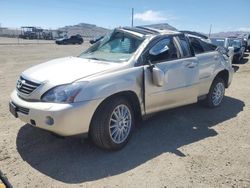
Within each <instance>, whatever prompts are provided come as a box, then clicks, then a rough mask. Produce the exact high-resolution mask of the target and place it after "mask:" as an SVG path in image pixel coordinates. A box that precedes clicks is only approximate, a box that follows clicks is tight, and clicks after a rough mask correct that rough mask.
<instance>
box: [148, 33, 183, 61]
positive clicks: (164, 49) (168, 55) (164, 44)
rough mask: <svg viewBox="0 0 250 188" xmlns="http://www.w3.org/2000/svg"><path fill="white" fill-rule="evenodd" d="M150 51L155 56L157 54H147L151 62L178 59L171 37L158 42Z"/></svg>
mask: <svg viewBox="0 0 250 188" xmlns="http://www.w3.org/2000/svg"><path fill="white" fill-rule="evenodd" d="M151 50H152V51H153V52H155V53H156V54H157V52H158V55H152V54H151V55H150V54H149V59H150V60H151V61H152V62H161V61H169V60H174V59H178V58H179V57H180V55H179V52H178V50H177V48H176V46H175V43H174V40H173V37H167V38H164V39H162V40H160V41H159V42H157V43H156V44H155V45H154V46H153V47H152V48H151Z"/></svg>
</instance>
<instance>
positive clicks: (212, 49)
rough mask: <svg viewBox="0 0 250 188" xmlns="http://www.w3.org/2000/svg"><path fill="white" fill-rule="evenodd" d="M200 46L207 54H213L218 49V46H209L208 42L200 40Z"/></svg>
mask: <svg viewBox="0 0 250 188" xmlns="http://www.w3.org/2000/svg"><path fill="white" fill-rule="evenodd" d="M200 44H201V46H202V47H203V49H204V51H205V52H211V51H214V50H215V49H216V46H214V45H212V44H209V43H207V42H204V41H202V40H200Z"/></svg>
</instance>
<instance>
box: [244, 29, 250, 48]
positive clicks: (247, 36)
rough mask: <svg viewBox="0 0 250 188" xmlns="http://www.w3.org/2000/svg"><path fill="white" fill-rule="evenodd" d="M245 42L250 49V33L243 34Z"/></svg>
mask: <svg viewBox="0 0 250 188" xmlns="http://www.w3.org/2000/svg"><path fill="white" fill-rule="evenodd" d="M243 39H244V42H245V43H246V50H248V51H250V34H249V33H248V34H245V35H244V36H243Z"/></svg>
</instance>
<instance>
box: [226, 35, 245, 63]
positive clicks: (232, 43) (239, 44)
mask: <svg viewBox="0 0 250 188" xmlns="http://www.w3.org/2000/svg"><path fill="white" fill-rule="evenodd" d="M228 46H229V47H233V48H234V57H233V62H235V63H239V62H240V61H241V59H242V58H243V56H244V52H245V45H244V41H243V39H242V38H236V37H230V38H229V41H228Z"/></svg>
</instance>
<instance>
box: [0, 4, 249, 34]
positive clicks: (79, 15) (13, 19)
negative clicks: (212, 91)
mask: <svg viewBox="0 0 250 188" xmlns="http://www.w3.org/2000/svg"><path fill="white" fill-rule="evenodd" d="M132 8H134V25H147V24H154V23H168V24H170V25H172V26H174V27H176V28H177V29H179V30H192V31H198V32H203V33H208V32H209V28H210V25H211V24H212V33H216V32H223V31H239V30H242V31H250V0H237V1H236V0H123V1H122V0H102V1H100V0H90V1H87V0H40V1H35V0H0V24H1V26H2V27H20V26H31V25H32V26H40V27H43V28H47V29H49V28H50V29H56V28H58V27H63V26H65V25H75V24H78V23H90V24H95V25H98V26H102V27H106V28H109V29H112V28H114V27H119V26H130V25H131V9H132Z"/></svg>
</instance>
